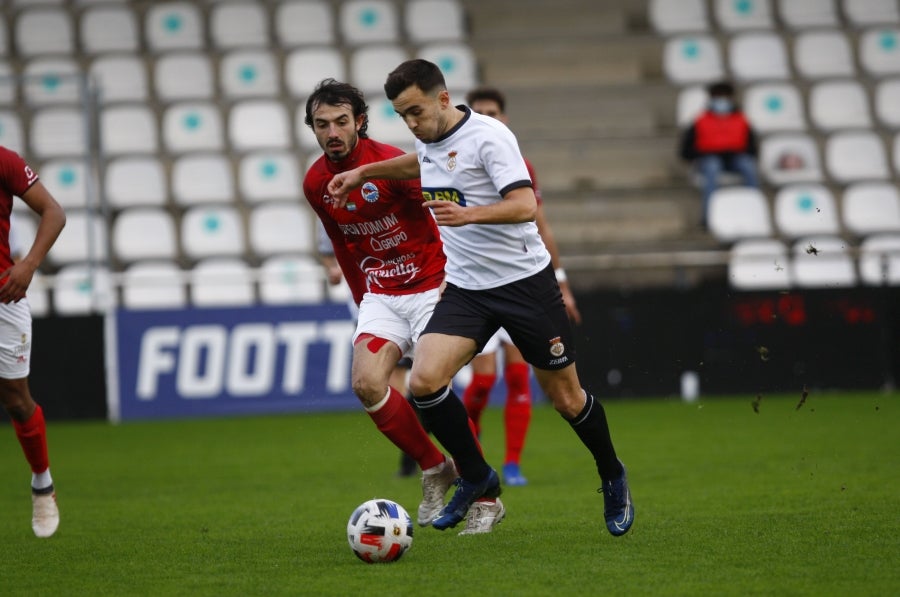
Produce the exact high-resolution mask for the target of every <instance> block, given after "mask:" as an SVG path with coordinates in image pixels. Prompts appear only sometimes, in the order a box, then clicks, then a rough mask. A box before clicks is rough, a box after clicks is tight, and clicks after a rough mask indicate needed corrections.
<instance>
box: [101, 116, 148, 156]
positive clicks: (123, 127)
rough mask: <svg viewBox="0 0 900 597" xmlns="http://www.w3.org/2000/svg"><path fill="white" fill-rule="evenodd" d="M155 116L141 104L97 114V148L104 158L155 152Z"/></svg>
mask: <svg viewBox="0 0 900 597" xmlns="http://www.w3.org/2000/svg"><path fill="white" fill-rule="evenodd" d="M158 128H159V127H158V124H157V122H156V115H155V114H154V113H153V112H152V111H151V110H150V108H148V107H147V106H144V105H121V106H119V105H117V106H112V107H106V108H103V110H101V112H100V147H101V149H102V151H103V152H105V153H106V154H108V155H114V154H125V153H156V152H157V151H159V132H158Z"/></svg>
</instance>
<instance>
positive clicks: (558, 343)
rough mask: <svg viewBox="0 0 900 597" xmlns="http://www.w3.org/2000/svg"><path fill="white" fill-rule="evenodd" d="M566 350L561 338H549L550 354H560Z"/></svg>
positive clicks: (556, 355)
mask: <svg viewBox="0 0 900 597" xmlns="http://www.w3.org/2000/svg"><path fill="white" fill-rule="evenodd" d="M565 351H566V345H565V344H563V342H562V338H560V337H559V336H557V337H556V338H551V339H550V354H552V355H553V356H555V357H558V356H561V355H562V353H564V352H565Z"/></svg>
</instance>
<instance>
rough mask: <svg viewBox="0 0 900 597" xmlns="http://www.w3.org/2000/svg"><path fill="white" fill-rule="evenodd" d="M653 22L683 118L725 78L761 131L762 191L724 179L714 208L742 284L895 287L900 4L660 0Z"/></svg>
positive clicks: (892, 0) (716, 228) (715, 230)
mask: <svg viewBox="0 0 900 597" xmlns="http://www.w3.org/2000/svg"><path fill="white" fill-rule="evenodd" d="M648 17H649V20H650V23H651V25H652V27H653V29H654V31H655V32H656V34H657V35H659V36H660V37H661V38H662V47H663V49H662V52H663V55H662V65H663V70H664V75H665V77H666V78H667V80H668V81H669V82H670V84H672V85H674V86H676V88H677V89H678V102H677V105H676V106H673V109H674V110H676V111H677V116H676V118H677V120H678V123H679V125H681V126H685V125H686V124H687V123H689V122H690V121H691V119H692V118H693V116H694V115H696V114H697V113H698V112H699V111H700V110H702V109H703V107H704V102H705V99H706V96H705V93H704V91H703V90H704V86H705V85H706V84H708V83H710V82H713V81H716V80H719V79H723V78H727V79H730V80H732V81H733V82H734V83H735V84H736V85H737V87H738V89H739V96H740V100H741V104H742V106H743V108H744V110H745V112H746V114H747V116H748V118H749V119H750V121H751V123H752V124H753V125H754V126H755V128H756V130H757V131H758V133H759V134H760V156H759V158H760V159H759V167H760V172H761V175H762V179H763V181H764V183H765V185H764V186H763V188H762V189H761V190H760V191H757V190H755V189H746V188H733V187H727V186H726V187H723V188H721V189H720V190H719V191H717V193H716V194H715V195H714V197H713V198H712V203H711V206H710V209H711V213H710V227H711V232H712V234H713V235H714V236H715V237H716V238H717V239H718V240H719V241H720V242H721V243H722V244H723V245H724V246H726V247H730V248H731V255H732V257H731V263H730V266H729V278H730V280H731V282H732V284H733V285H734V286H736V287H738V288H747V289H752V288H788V287H792V286H793V287H844V286H853V285H856V284H868V285H881V284H897V280H896V276H897V274H896V272H895V271H894V269H896V266H897V261H898V259H900V256H898V255H897V254H896V247H897V246H898V244H900V217H898V214H900V193H898V181H900V114H898V112H900V101H898V100H900V8H898V3H897V2H896V0H650V1H649V2H648ZM892 251H893V252H894V253H892ZM892 268H893V269H892Z"/></svg>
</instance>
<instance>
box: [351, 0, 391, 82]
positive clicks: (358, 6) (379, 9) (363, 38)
mask: <svg viewBox="0 0 900 597" xmlns="http://www.w3.org/2000/svg"><path fill="white" fill-rule="evenodd" d="M397 22H398V18H397V7H396V5H395V4H394V3H393V2H389V1H388V0H347V1H346V2H343V3H342V4H341V7H340V27H341V37H342V40H343V43H344V45H347V46H354V45H360V44H369V43H380V42H388V43H397V42H399V41H400V35H399V30H398V26H397ZM386 74H387V73H385V75H386Z"/></svg>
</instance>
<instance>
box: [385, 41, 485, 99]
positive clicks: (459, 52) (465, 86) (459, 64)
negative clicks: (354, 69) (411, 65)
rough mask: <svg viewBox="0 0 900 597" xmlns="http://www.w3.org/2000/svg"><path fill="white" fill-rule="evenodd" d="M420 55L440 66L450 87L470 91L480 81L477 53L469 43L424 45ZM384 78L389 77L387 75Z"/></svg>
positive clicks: (419, 52) (420, 49)
mask: <svg viewBox="0 0 900 597" xmlns="http://www.w3.org/2000/svg"><path fill="white" fill-rule="evenodd" d="M418 57H419V58H424V59H425V60H428V61H429V62H433V63H434V64H437V65H438V67H440V69H441V72H442V73H443V74H444V80H445V82H446V83H447V88H448V89H453V90H459V91H468V90H469V89H471V88H472V87H475V85H476V84H477V83H478V65H477V63H476V60H475V53H474V52H472V48H470V47H469V46H468V45H467V44H462V43H441V44H428V45H424V46H422V47H421V48H419V51H418ZM397 64H399V63H397ZM397 64H395V65H394V66H393V67H391V70H393V69H394V68H396V67H397ZM388 72H390V71H388ZM384 78H387V75H385V77H384ZM382 85H383V83H382ZM382 89H383V87H382Z"/></svg>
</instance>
